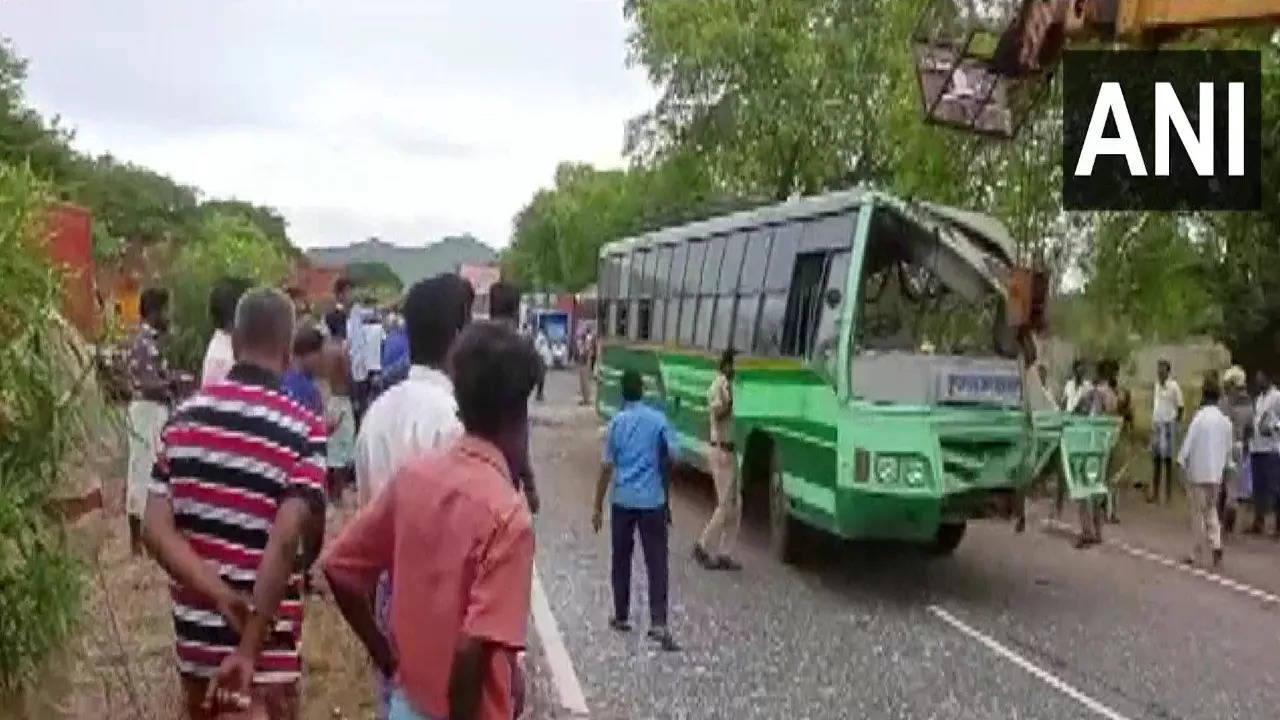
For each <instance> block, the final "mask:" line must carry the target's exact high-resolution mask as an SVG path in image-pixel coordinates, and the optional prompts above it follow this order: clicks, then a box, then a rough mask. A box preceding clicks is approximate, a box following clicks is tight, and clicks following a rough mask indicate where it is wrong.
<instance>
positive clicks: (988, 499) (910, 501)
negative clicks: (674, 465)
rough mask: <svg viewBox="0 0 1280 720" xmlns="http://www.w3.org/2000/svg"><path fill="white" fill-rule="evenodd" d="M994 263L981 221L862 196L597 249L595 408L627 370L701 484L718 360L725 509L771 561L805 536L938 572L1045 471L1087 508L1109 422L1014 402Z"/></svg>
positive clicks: (612, 404) (997, 238) (996, 233)
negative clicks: (731, 502) (888, 550)
mask: <svg viewBox="0 0 1280 720" xmlns="http://www.w3.org/2000/svg"><path fill="white" fill-rule="evenodd" d="M1012 245H1013V243H1012V240H1011V238H1010V236H1009V234H1008V232H1007V231H1006V230H1005V229H1004V227H1003V226H1002V225H1001V224H1000V223H999V222H998V221H996V220H994V219H992V218H990V217H988V216H984V215H980V214H977V213H973V212H968V211H964V210H958V209H955V208H948V207H944V206H940V205H934V204H929V203H920V202H909V201H906V200H903V199H899V198H895V197H893V196H891V195H888V194H885V193H881V192H876V191H872V190H866V189H856V190H850V191H842V192H836V193H831V194H827V195H822V196H817V197H809V198H803V199H799V200H794V201H790V202H786V203H782V204H778V205H774V206H770V207H763V208H757V209H754V210H749V211H744V212H738V213H734V214H731V215H726V216H724V217H718V218H713V219H709V220H705V221H699V222H694V223H690V224H686V225H682V226H679V227H672V228H666V229H662V230H658V231H655V232H651V233H648V234H645V235H642V236H638V237H633V238H628V239H625V240H619V241H616V242H612V243H609V244H607V245H606V246H604V247H603V248H602V249H601V252H600V267H599V289H598V292H599V300H598V302H599V305H598V320H597V322H598V326H599V331H598V332H599V339H600V343H601V349H600V360H599V363H598V365H599V372H598V378H599V379H598V382H599V388H598V392H597V393H596V409H597V411H598V412H599V413H600V415H601V416H602V417H604V418H606V419H607V418H608V417H611V416H612V415H613V414H614V413H616V412H617V411H618V410H619V406H620V402H621V391H620V380H621V376H622V373H623V371H624V370H627V369H634V370H637V371H638V372H640V373H641V374H642V375H643V376H644V377H645V388H646V390H645V391H646V398H645V400H646V402H649V403H651V404H653V405H654V406H655V407H658V408H660V409H662V410H663V411H664V412H665V413H666V414H667V417H668V418H670V420H671V422H672V424H673V425H674V427H675V429H676V430H677V432H678V434H679V439H680V444H681V447H680V448H679V449H678V451H679V455H680V459H681V461H683V462H688V463H690V464H692V465H694V466H697V467H700V468H701V469H703V470H705V469H706V468H707V463H706V458H707V451H708V450H709V445H708V443H707V438H708V434H709V428H708V411H707V402H706V397H707V389H708V387H709V385H710V383H711V380H712V378H713V377H714V374H715V372H716V363H717V358H718V356H719V354H720V352H721V351H722V350H723V349H725V348H729V347H732V348H734V349H735V350H737V351H738V353H739V355H738V361H737V370H738V372H737V376H736V379H735V382H734V427H735V437H734V444H735V448H736V455H737V461H738V463H739V470H740V473H741V475H740V477H741V478H742V482H743V495H744V501H745V502H746V510H747V511H748V512H751V511H752V510H753V509H755V510H756V511H757V512H759V511H763V510H765V509H767V512H768V516H769V528H770V537H771V545H772V547H773V551H774V553H775V554H776V555H777V556H779V557H780V558H781V559H782V560H784V561H786V562H790V561H793V560H795V559H796V558H797V555H798V553H799V552H800V548H802V547H803V538H804V536H805V534H806V533H808V532H810V531H813V530H819V531H823V532H827V533H831V534H835V535H838V536H841V537H845V538H851V539H857V538H868V539H872V538H874V539H897V540H906V541H911V542H915V543H920V544H925V545H928V546H931V547H932V548H934V549H935V550H937V551H938V552H943V553H949V552H951V551H952V550H954V549H955V547H956V546H957V545H958V544H959V543H960V540H961V539H962V538H963V536H964V531H965V525H966V522H967V521H968V520H969V519H972V518H979V517H987V516H991V515H993V514H1005V515H1007V514H1009V513H1011V512H1012V511H1013V508H1014V506H1015V504H1016V499H1017V498H1018V497H1019V494H1018V492H1019V491H1020V490H1022V489H1023V488H1025V487H1026V485H1027V484H1028V483H1029V482H1030V480H1031V478H1032V477H1034V476H1035V475H1036V474H1037V473H1039V472H1041V471H1042V470H1044V469H1045V467H1046V466H1047V465H1048V464H1049V462H1050V461H1051V459H1052V458H1054V457H1057V458H1059V459H1060V462H1059V463H1055V466H1057V465H1060V472H1062V473H1063V474H1064V475H1065V476H1066V477H1067V479H1068V480H1069V485H1070V489H1071V495H1072V496H1073V497H1083V496H1085V495H1090V494H1098V493H1101V492H1105V487H1104V486H1103V482H1102V478H1103V477H1105V471H1106V461H1107V454H1108V452H1107V448H1109V447H1110V442H1111V438H1112V437H1113V436H1114V432H1115V423H1114V421H1112V420H1110V419H1104V418H1099V419H1092V418H1077V417H1075V416H1072V417H1067V416H1064V415H1063V414H1062V413H1060V412H1057V411H1055V410H1046V411H1039V412H1033V411H1032V410H1031V409H1030V407H1029V405H1028V403H1027V399H1026V397H1025V394H1024V392H1023V386H1024V384H1026V380H1027V377H1026V370H1025V367H1024V364H1023V363H1022V361H1021V359H1020V358H1019V351H1020V347H1021V346H1020V344H1019V342H1018V341H1017V338H1018V334H1017V331H1016V329H1014V328H1011V327H1010V326H1009V323H1008V322H1007V321H1006V316H1005V303H1006V297H1007V290H1006V288H1007V287H1008V281H1009V274H1010V272H1011V270H1012V255H1013V248H1012ZM1059 449H1061V452H1059Z"/></svg>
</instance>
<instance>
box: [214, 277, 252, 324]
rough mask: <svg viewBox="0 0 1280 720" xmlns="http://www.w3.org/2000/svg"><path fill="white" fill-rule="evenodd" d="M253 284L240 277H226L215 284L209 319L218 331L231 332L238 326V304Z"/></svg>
mask: <svg viewBox="0 0 1280 720" xmlns="http://www.w3.org/2000/svg"><path fill="white" fill-rule="evenodd" d="M250 285H251V283H250V282H249V281H248V280H246V279H244V278H238V277H224V278H221V279H219V280H218V281H217V282H216V283H214V284H213V290H211V291H210V292H209V319H210V320H212V321H213V326H214V327H215V328H217V329H218V330H226V331H228V332H230V330H231V328H233V327H235V324H236V303H238V302H240V296H241V295H244V292H245V291H246V290H248V289H249V287H250Z"/></svg>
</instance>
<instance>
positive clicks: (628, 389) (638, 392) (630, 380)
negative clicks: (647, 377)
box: [622, 370, 644, 402]
mask: <svg viewBox="0 0 1280 720" xmlns="http://www.w3.org/2000/svg"><path fill="white" fill-rule="evenodd" d="M643 397H644V378H643V377H642V376H641V375H640V373H639V372H636V371H635V370H625V371H623V373H622V399H623V400H625V401H627V402H636V401H637V400H639V399H641V398H643Z"/></svg>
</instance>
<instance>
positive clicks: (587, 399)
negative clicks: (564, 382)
mask: <svg viewBox="0 0 1280 720" xmlns="http://www.w3.org/2000/svg"><path fill="white" fill-rule="evenodd" d="M578 390H579V392H581V393H582V404H583V405H588V404H590V403H591V364H590V363H586V362H582V363H578Z"/></svg>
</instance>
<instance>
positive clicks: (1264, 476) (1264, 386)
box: [1245, 370, 1280, 539]
mask: <svg viewBox="0 0 1280 720" xmlns="http://www.w3.org/2000/svg"><path fill="white" fill-rule="evenodd" d="M1254 382H1255V384H1256V385H1257V388H1258V399H1257V400H1256V401H1255V402H1254V406H1253V437H1252V438H1250V441H1249V450H1250V452H1251V453H1252V455H1251V456H1250V458H1249V459H1250V461H1251V462H1252V464H1253V524H1252V525H1250V526H1249V528H1248V529H1247V530H1245V533H1247V534H1249V535H1261V534H1262V533H1263V532H1264V531H1265V530H1266V524H1267V514H1268V513H1270V512H1273V511H1274V512H1275V513H1276V526H1275V530H1274V531H1273V532H1274V534H1275V537H1276V538H1277V539H1280V500H1277V496H1280V488H1278V487H1277V485H1280V390H1277V389H1276V384H1275V382H1273V381H1272V380H1271V376H1270V375H1268V374H1266V373H1265V372H1263V371H1261V370H1259V371H1258V372H1257V374H1256V375H1255V376H1254Z"/></svg>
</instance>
